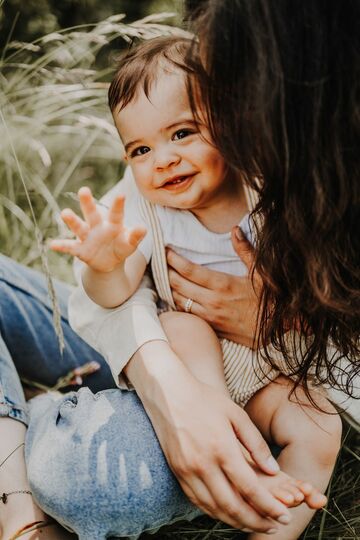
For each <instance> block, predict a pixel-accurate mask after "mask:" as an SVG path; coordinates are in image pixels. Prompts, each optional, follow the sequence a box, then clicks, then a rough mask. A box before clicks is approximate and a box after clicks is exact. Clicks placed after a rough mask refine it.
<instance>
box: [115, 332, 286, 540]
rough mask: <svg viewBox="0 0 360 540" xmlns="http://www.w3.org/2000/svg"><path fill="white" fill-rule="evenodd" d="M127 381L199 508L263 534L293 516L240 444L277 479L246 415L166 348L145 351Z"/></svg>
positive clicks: (131, 364)
mask: <svg viewBox="0 0 360 540" xmlns="http://www.w3.org/2000/svg"><path fill="white" fill-rule="evenodd" d="M126 374H127V376H128V378H129V379H130V381H131V382H132V384H133V385H134V386H135V388H136V390H137V393H138V394H139V396H140V399H141V400H142V402H143V404H144V407H145V409H146V411H147V413H148V415H149V417H150V419H151V422H152V424H153V426H154V429H155V431H156V434H157V436H158V439H159V442H160V444H161V447H162V449H163V451H164V454H165V456H166V458H167V461H168V463H169V466H170V467H171V469H172V470H173V472H174V474H175V476H176V477H177V479H178V480H179V483H180V485H181V487H182V489H183V491H184V492H185V494H186V495H187V496H188V498H189V499H190V500H191V501H192V502H193V503H194V504H195V505H196V506H198V507H199V508H201V509H202V510H203V511H204V512H206V513H207V514H209V515H210V516H212V517H214V518H217V519H221V520H222V521H224V522H225V523H228V524H229V525H231V526H233V527H236V528H243V527H246V528H249V529H251V530H256V531H263V532H264V531H268V530H270V529H274V521H273V520H276V519H278V518H279V517H280V516H288V510H287V509H286V508H285V506H284V505H283V504H282V503H281V502H279V501H278V500H277V499H275V498H274V497H273V496H272V495H271V494H270V492H269V491H268V490H267V489H266V488H264V487H263V486H262V485H261V483H260V481H259V480H258V477H257V475H256V474H255V472H254V470H253V468H252V467H251V465H250V464H249V462H248V460H247V459H246V458H245V456H244V452H243V447H242V446H241V444H242V445H244V447H246V449H247V451H248V452H249V453H250V455H251V458H252V459H253V461H254V462H255V463H256V464H257V465H258V466H259V467H261V469H262V470H263V471H265V472H266V473H268V474H274V473H276V472H277V464H276V462H275V461H274V459H273V458H272V457H271V454H270V451H269V449H268V447H267V445H266V443H265V441H264V440H263V438H262V437H261V435H260V433H259V432H258V430H257V429H256V427H255V426H254V425H253V423H252V422H251V420H250V419H249V417H248V416H247V414H246V413H245V412H244V411H243V410H242V409H241V408H240V407H238V406H237V405H235V404H234V403H233V402H232V401H231V400H230V398H227V397H226V396H224V395H223V394H222V393H220V392H218V391H217V390H215V389H213V388H211V387H209V386H207V385H206V384H203V383H200V382H199V381H197V380H196V379H195V378H194V377H193V376H192V375H191V374H190V373H189V372H188V371H187V369H186V368H185V366H183V364H182V363H181V362H180V361H179V360H178V358H177V357H176V356H175V354H174V353H173V352H172V351H171V349H170V347H169V346H168V344H167V343H166V342H159V341H158V342H150V343H146V344H145V345H143V346H142V347H141V348H140V349H139V351H138V352H137V353H136V354H135V356H134V357H133V358H132V360H131V361H130V362H129V364H128V366H127V368H126ZM240 443H241V444H240ZM264 516H266V517H264ZM275 528H276V524H275Z"/></svg>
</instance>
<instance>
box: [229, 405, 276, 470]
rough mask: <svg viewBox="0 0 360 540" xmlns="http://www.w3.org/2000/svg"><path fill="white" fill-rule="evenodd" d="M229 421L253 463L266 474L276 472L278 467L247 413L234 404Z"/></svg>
mask: <svg viewBox="0 0 360 540" xmlns="http://www.w3.org/2000/svg"><path fill="white" fill-rule="evenodd" d="M231 423H232V427H233V430H234V432H235V434H236V436H237V438H238V439H239V441H240V443H241V444H242V445H243V446H244V447H245V448H246V450H247V451H248V452H249V454H250V455H251V458H252V459H253V460H254V462H255V464H256V465H257V466H258V467H259V468H260V469H261V470H263V471H264V472H265V473H267V474H276V473H278V472H279V470H280V467H279V465H278V464H277V462H276V460H275V459H274V458H273V456H272V455H271V452H270V449H269V447H268V445H267V444H266V442H265V440H264V438H263V437H262V435H261V433H260V431H259V430H258V429H257V427H256V426H255V425H254V424H253V422H252V421H251V420H250V418H249V416H248V414H247V413H246V412H245V411H244V410H243V409H241V408H240V407H237V406H236V405H234V407H233V410H232V416H231Z"/></svg>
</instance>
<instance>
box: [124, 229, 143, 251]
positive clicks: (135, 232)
mask: <svg viewBox="0 0 360 540" xmlns="http://www.w3.org/2000/svg"><path fill="white" fill-rule="evenodd" d="M146 233H147V231H146V228H145V227H136V228H135V229H131V231H130V232H129V237H128V240H129V244H130V245H132V246H134V248H136V247H137V246H138V245H139V244H140V242H141V240H142V239H143V238H144V236H145V235H146Z"/></svg>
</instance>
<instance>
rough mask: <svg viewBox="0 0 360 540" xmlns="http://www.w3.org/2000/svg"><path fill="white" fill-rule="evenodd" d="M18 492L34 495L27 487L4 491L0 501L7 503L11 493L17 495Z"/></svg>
mask: <svg viewBox="0 0 360 540" xmlns="http://www.w3.org/2000/svg"><path fill="white" fill-rule="evenodd" d="M18 493H26V494H27V495H32V492H31V491H29V490H27V489H18V490H17V491H9V493H3V494H2V495H1V497H0V501H2V502H3V503H4V504H6V503H7V500H8V497H9V496H10V495H15V494H18Z"/></svg>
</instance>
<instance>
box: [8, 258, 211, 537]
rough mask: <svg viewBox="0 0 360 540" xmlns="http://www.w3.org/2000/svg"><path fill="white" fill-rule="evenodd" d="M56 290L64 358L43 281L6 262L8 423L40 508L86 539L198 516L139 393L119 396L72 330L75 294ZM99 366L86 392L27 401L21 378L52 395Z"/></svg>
mask: <svg viewBox="0 0 360 540" xmlns="http://www.w3.org/2000/svg"><path fill="white" fill-rule="evenodd" d="M55 287H56V292H57V296H58V300H59V303H60V308H61V312H62V327H63V331H64V336H65V350H64V353H63V355H61V354H60V352H59V348H58V345H57V339H56V336H55V332H54V329H53V326H52V314H51V306H50V302H49V299H48V294H47V289H46V284H45V279H44V277H43V276H42V275H41V274H40V273H38V272H35V271H33V270H30V269H28V268H25V267H23V266H21V265H19V264H17V263H15V262H14V261H12V260H10V259H8V258H6V257H4V256H0V416H10V417H12V418H14V419H16V420H19V421H21V422H23V423H25V424H26V425H28V430H27V439H26V448H25V454H26V462H27V468H28V475H29V481H30V485H31V489H32V491H33V494H34V497H35V499H36V500H37V501H38V503H39V505H40V506H41V507H42V508H43V509H44V510H45V512H47V513H48V514H49V515H51V516H53V517H54V518H55V519H57V520H58V521H59V522H60V523H61V524H63V525H64V526H65V527H67V528H69V529H70V530H72V531H74V532H75V533H76V534H77V535H78V537H79V538H80V540H102V539H105V538H116V537H134V538H136V537H137V536H138V535H140V534H141V533H142V532H144V531H149V530H150V531H154V530H156V529H158V528H159V527H161V526H162V525H164V524H169V523H173V522H174V521H176V520H178V519H193V518H194V517H195V516H197V515H200V514H201V512H200V511H199V510H198V509H197V508H195V507H194V506H193V505H192V504H191V503H190V502H189V501H188V499H187V498H186V497H185V495H184V494H183V492H182V490H181V488H180V486H179V484H178V482H177V480H176V478H175V477H174V475H173V474H172V472H171V471H170V469H169V467H168V465H167V463H166V460H165V458H164V455H163V453H162V450H161V448H160V445H159V443H158V441H157V438H156V436H155V433H154V431H153V428H152V426H151V423H150V421H149V419H148V417H147V415H146V413H145V411H144V409H143V407H142V404H141V402H140V400H139V399H138V397H137V395H136V393H135V392H127V391H121V390H119V389H117V388H115V384H114V381H113V379H112V376H111V373H110V370H109V368H108V367H107V365H106V363H105V361H104V360H103V358H102V357H101V356H100V355H99V354H98V353H96V352H95V351H94V350H93V349H92V348H90V347H89V346H88V345H87V344H86V343H85V342H84V341H82V340H81V338H80V337H79V336H77V335H76V334H74V332H73V331H72V330H71V328H70V327H69V324H68V320H67V309H66V304H67V297H68V295H69V292H70V287H68V286H66V285H64V284H62V283H60V282H56V283H55ZM91 360H96V361H97V362H99V364H100V365H101V369H100V370H99V371H98V372H96V373H94V374H92V375H90V376H88V377H87V378H86V379H85V383H86V385H87V387H83V388H80V389H78V390H77V391H72V392H69V393H67V394H64V396H63V397H61V398H60V399H59V398H56V397H54V396H53V395H52V394H43V395H40V396H38V397H36V398H34V399H32V400H31V401H30V402H29V403H27V402H26V401H25V398H24V394H23V390H22V387H21V383H20V379H19V375H20V376H22V377H25V378H27V379H30V380H34V381H38V382H40V383H43V384H46V385H48V386H51V385H54V384H55V382H56V380H57V379H58V378H59V377H61V376H63V375H65V374H66V373H68V372H69V371H70V370H71V369H73V368H75V367H77V366H80V365H83V364H84V363H85V362H88V361H91ZM94 392H96V393H94Z"/></svg>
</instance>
